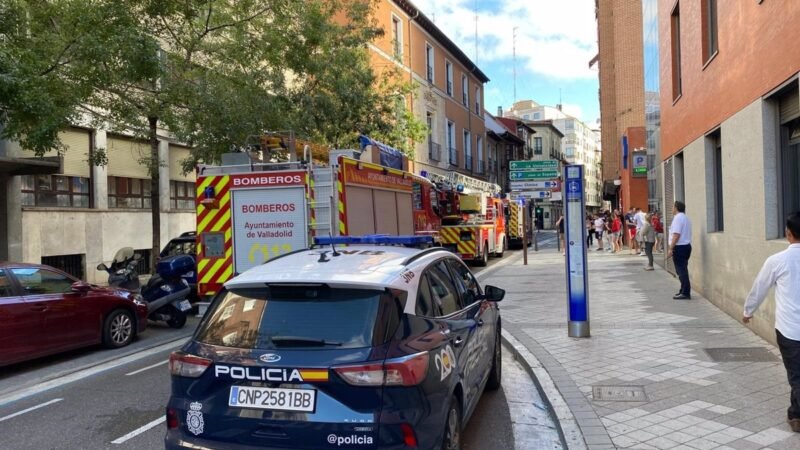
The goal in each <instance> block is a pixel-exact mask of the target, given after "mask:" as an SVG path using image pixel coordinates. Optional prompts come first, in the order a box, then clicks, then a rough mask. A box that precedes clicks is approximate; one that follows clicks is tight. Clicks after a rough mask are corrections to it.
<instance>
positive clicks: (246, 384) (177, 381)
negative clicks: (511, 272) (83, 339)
mask: <svg viewBox="0 0 800 450" xmlns="http://www.w3.org/2000/svg"><path fill="white" fill-rule="evenodd" d="M404 239H415V238H414V237H410V238H404V237H395V238H389V237H381V238H371V239H354V238H346V237H345V238H331V239H329V240H328V239H326V240H323V244H324V245H317V246H315V247H312V248H311V249H306V250H302V251H297V252H294V253H290V254H287V255H284V256H281V257H278V258H275V259H273V260H271V261H269V262H267V263H265V264H263V265H261V266H259V267H256V268H253V269H251V270H249V271H247V272H245V273H243V274H241V275H239V276H238V277H236V278H234V279H232V280H230V281H229V282H227V283H226V284H225V288H224V290H223V291H222V292H220V293H219V294H218V295H217V296H216V297H215V298H214V300H213V301H212V304H211V305H210V308H209V311H208V313H207V314H206V316H205V317H204V319H203V320H202V322H201V323H200V325H199V327H198V329H197V331H196V332H195V334H194V336H193V337H192V339H191V340H190V341H189V342H188V343H187V344H186V345H184V346H183V348H182V349H181V350H180V351H178V352H175V353H173V354H172V355H171V356H170V371H171V373H172V395H171V397H170V400H169V404H168V406H167V427H168V432H167V435H166V438H165V444H166V448H167V449H190V448H191V449H206V448H214V449H249V448H261V449H263V448H267V449H288V448H292V449H326V448H330V449H378V448H380V449H458V448H460V447H461V443H460V437H461V430H462V427H463V424H464V423H465V422H466V421H467V420H468V419H469V417H470V415H471V414H472V412H473V410H474V409H475V407H476V405H477V403H478V400H479V398H480V395H481V393H482V391H483V390H484V388H486V389H497V388H498V387H499V386H500V378H501V353H500V352H501V343H500V312H499V310H498V308H497V304H496V303H495V302H498V301H500V300H502V298H503V296H504V295H505V291H503V290H502V289H500V288H497V287H492V286H486V288H485V289H481V286H480V285H479V283H478V281H477V280H476V279H475V277H474V276H473V275H472V273H471V272H470V270H469V269H468V268H467V266H466V265H464V263H463V262H462V261H461V260H460V259H459V258H458V257H457V256H455V255H453V254H452V253H450V252H448V251H446V250H444V249H441V248H430V249H426V250H419V249H415V248H408V247H403V246H387V245H370V244H364V242H368V243H369V242H371V243H375V244H383V243H394V242H401V243H408V241H407V240H404ZM331 240H332V241H333V244H332V245H331V242H329V241H331ZM337 242H338V243H339V244H341V243H343V242H345V243H349V244H351V245H348V246H342V245H336V243H337Z"/></svg>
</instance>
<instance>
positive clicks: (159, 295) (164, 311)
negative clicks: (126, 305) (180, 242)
mask: <svg viewBox="0 0 800 450" xmlns="http://www.w3.org/2000/svg"><path fill="white" fill-rule="evenodd" d="M141 259H142V257H141V255H139V254H137V253H134V251H133V248H131V247H124V248H121V249H119V251H117V253H116V254H115V255H114V259H113V261H111V265H110V266H106V265H105V263H100V264H98V265H97V270H100V271H104V272H107V273H108V285H109V286H113V287H119V288H122V289H126V290H129V291H132V292H135V293H137V294H139V295H140V296H141V297H142V300H143V301H144V302H145V303H147V311H148V312H147V318H148V319H150V320H160V321H164V322H166V323H167V325H169V326H170V327H172V328H182V327H183V326H184V325H185V324H186V318H187V311H189V310H190V309H192V305H191V303H189V300H187V297H188V296H189V293H190V291H191V289H190V288H189V283H187V282H186V280H185V279H183V278H181V276H182V275H185V274H186V273H188V272H191V271H193V270H194V259H193V258H192V257H191V256H187V255H178V256H171V257H169V258H164V259H161V260H159V261H158V263H157V264H156V273H155V274H154V275H153V276H152V277H150V279H149V280H148V281H147V284H145V286H144V287H141V283H140V282H139V273H138V272H137V271H136V266H137V265H138V264H139V261H140V260H141Z"/></svg>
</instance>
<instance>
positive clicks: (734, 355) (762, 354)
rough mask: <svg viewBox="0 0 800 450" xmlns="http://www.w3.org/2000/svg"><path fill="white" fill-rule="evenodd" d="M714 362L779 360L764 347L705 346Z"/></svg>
mask: <svg viewBox="0 0 800 450" xmlns="http://www.w3.org/2000/svg"><path fill="white" fill-rule="evenodd" d="M703 350H705V352H706V354H708V357H709V358H711V360H712V361H714V362H780V359H779V358H778V357H777V356H775V355H773V354H772V352H770V351H769V350H767V349H766V348H764V347H720V348H705V349H703Z"/></svg>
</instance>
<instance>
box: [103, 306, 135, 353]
mask: <svg viewBox="0 0 800 450" xmlns="http://www.w3.org/2000/svg"><path fill="white" fill-rule="evenodd" d="M134 330H135V326H134V321H133V314H131V313H130V312H129V311H126V310H124V309H118V310H115V311H113V312H111V314H109V315H108V317H106V320H105V322H104V323H103V345H105V346H106V347H108V348H120V347H124V346H126V345H128V344H130V343H131V341H132V340H133V336H134V335H135V333H136V332H135V331H134Z"/></svg>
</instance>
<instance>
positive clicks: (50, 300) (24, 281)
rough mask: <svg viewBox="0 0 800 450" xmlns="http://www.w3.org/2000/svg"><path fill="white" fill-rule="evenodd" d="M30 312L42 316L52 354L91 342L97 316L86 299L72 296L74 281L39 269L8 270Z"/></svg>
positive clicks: (58, 273)
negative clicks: (17, 283) (19, 288)
mask: <svg viewBox="0 0 800 450" xmlns="http://www.w3.org/2000/svg"><path fill="white" fill-rule="evenodd" d="M11 270H12V272H13V274H14V276H15V278H16V279H17V281H19V284H20V286H21V287H22V292H23V295H24V298H25V302H26V303H27V304H28V305H29V308H30V309H31V311H34V312H36V313H39V314H41V316H42V318H43V328H42V329H43V331H44V334H45V335H46V336H47V338H46V342H45V345H46V347H47V348H48V349H50V350H51V351H57V350H59V349H65V348H70V347H77V346H80V345H82V344H86V343H88V342H94V341H95V336H97V334H98V333H99V329H100V324H99V323H96V322H97V321H98V317H99V316H98V314H97V313H96V312H95V311H93V309H94V308H93V307H92V301H91V299H90V298H89V296H86V295H81V294H79V293H75V292H72V283H75V282H76V281H77V280H75V279H73V278H71V277H69V276H68V275H66V274H63V273H60V272H56V271H55V270H51V269H47V268H42V267H24V268H16V269H11Z"/></svg>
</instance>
